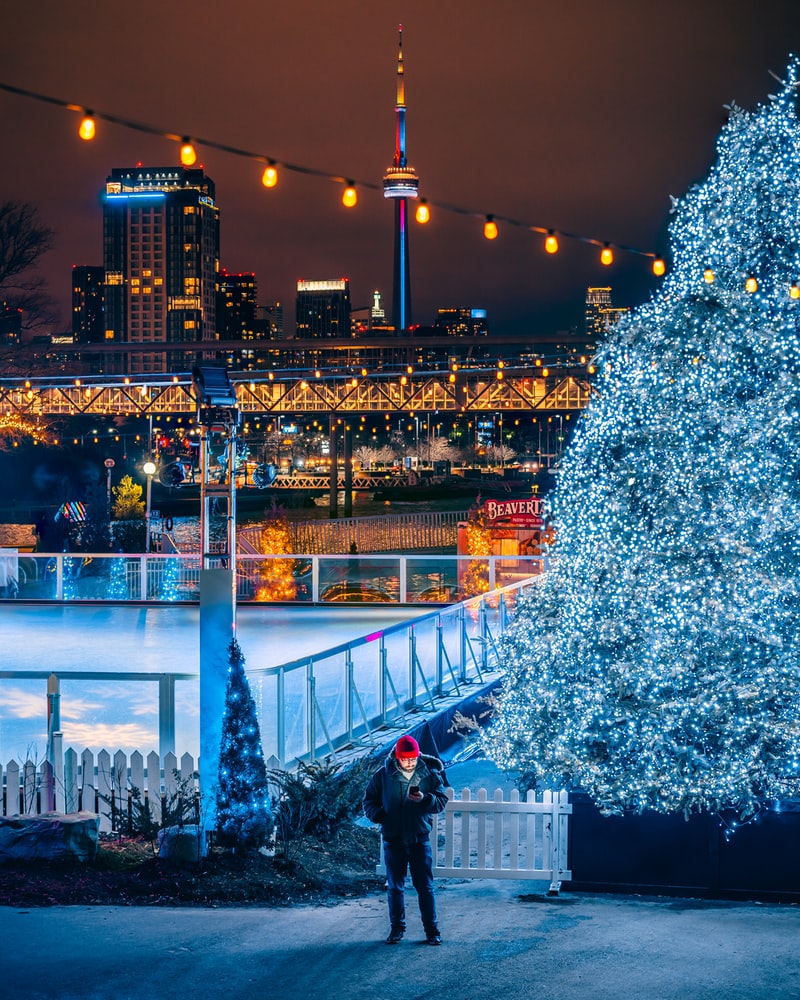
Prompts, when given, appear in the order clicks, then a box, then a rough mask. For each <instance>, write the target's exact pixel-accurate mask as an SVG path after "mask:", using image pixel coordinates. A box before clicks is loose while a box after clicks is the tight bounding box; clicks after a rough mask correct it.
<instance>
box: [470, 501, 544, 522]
mask: <svg viewBox="0 0 800 1000" xmlns="http://www.w3.org/2000/svg"><path fill="white" fill-rule="evenodd" d="M542 509H543V503H542V499H541V497H526V498H524V499H519V500H487V501H486V502H485V503H484V505H483V510H484V513H485V514H486V518H487V520H488V521H489V524H490V525H491V524H497V525H499V524H509V525H510V524H516V525H520V526H521V527H526V528H541V527H542V526H543V525H544V518H543V517H542Z"/></svg>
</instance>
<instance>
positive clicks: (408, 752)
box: [394, 736, 419, 760]
mask: <svg viewBox="0 0 800 1000" xmlns="http://www.w3.org/2000/svg"><path fill="white" fill-rule="evenodd" d="M394 755H395V757H397V759H398V760H410V759H411V758H412V757H419V743H417V741H416V740H415V739H414V737H413V736H401V737H400V739H399V740H398V741H397V744H396V745H395V748H394Z"/></svg>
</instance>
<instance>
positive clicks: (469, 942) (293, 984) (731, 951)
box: [0, 880, 800, 1000]
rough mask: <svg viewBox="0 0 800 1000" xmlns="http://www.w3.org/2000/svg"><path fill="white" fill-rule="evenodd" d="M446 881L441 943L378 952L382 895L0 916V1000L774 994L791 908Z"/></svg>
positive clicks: (790, 949) (792, 944) (790, 977)
mask: <svg viewBox="0 0 800 1000" xmlns="http://www.w3.org/2000/svg"><path fill="white" fill-rule="evenodd" d="M545 888H546V887H543V886H542V885H541V884H540V883H536V884H531V883H523V882H518V881H513V882H512V881H509V882H500V881H495V882H486V881H468V880H464V881H456V880H445V881H443V882H442V883H441V884H440V885H439V887H438V890H437V899H438V906H439V917H440V924H441V928H442V935H443V939H444V941H443V944H442V946H441V947H431V946H428V945H426V944H424V943H423V935H422V930H421V927H420V924H419V916H418V913H417V911H416V900H415V898H414V894H413V891H409V892H408V893H407V904H409V905H408V916H409V920H408V924H409V928H408V933H407V935H406V938H405V939H404V940H403V941H402V942H401V943H400V944H398V945H386V944H384V938H385V936H386V933H387V930H388V925H387V918H386V904H385V900H384V898H383V896H382V895H375V896H371V897H368V898H366V899H352V900H345V901H343V902H341V903H339V904H337V905H335V906H328V907H294V908H287V909H257V908H248V909H227V908H226V909H194V908H186V909H177V908H159V907H149V908H145V907H105V906H104V907H84V906H81V907H43V908H32V909H17V908H13V907H1V906H0V996H2V997H3V998H4V1000H134V998H135V1000H140V998H142V997H146V998H147V1000H185V998H187V997H189V998H193V1000H195V998H196V1000H217V998H220V1000H221V998H225V1000H231V998H236V997H242V998H249V997H258V998H269V997H276V998H287V1000H295V998H297V1000H317V998H320V1000H321V998H326V1000H327V998H333V1000H427V998H449V997H452V998H454V1000H455V998H458V1000H484V998H486V1000H501V998H502V1000H514V998H518V997H519V998H522V997H525V998H536V1000H551V998H552V1000H564V998H574V1000H583V998H587V1000H588V998H591V1000H604V998H609V1000H612V998H613V1000H619V998H624V1000H638V998H642V1000H644V998H647V1000H673V998H675V1000H677V998H680V1000H687V998H690V1000H704V998H709V1000H711V998H713V1000H720V998H721V997H724V998H725V1000H738V998H742V1000H743V998H745V997H746V998H748V1000H760V998H770V1000H783V998H789V997H798V998H800V907H798V906H793V905H787V906H780V905H771V904H759V903H730V902H713V901H702V900H691V899H670V898H663V897H659V898H642V897H630V896H627V897H626V896H606V895H589V894H571V893H569V892H565V893H562V894H561V895H560V896H558V897H554V898H549V897H547V895H546V893H545V892H544V891H543V890H544V889H545Z"/></svg>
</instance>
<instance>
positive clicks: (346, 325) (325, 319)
mask: <svg viewBox="0 0 800 1000" xmlns="http://www.w3.org/2000/svg"><path fill="white" fill-rule="evenodd" d="M351 335H352V334H351V328H350V282H349V281H348V279H347V278H335V279H333V280H330V281H305V280H301V281H298V282H297V327H296V333H295V336H296V337H297V338H299V339H301V340H305V339H306V338H337V337H338V338H340V339H346V338H348V337H350V336H351Z"/></svg>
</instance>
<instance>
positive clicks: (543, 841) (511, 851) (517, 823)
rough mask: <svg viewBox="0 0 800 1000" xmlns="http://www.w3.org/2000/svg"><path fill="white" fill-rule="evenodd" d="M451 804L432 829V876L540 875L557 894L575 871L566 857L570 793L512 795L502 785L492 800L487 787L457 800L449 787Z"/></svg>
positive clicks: (504, 876) (536, 877)
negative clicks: (507, 796) (506, 796)
mask: <svg viewBox="0 0 800 1000" xmlns="http://www.w3.org/2000/svg"><path fill="white" fill-rule="evenodd" d="M447 798H448V802H447V806H446V808H445V811H444V812H443V813H440V814H439V815H438V816H436V817H434V819H435V820H436V822H435V823H434V825H433V829H432V830H431V845H432V848H433V858H434V874H435V875H438V876H444V877H461V878H465V877H466V878H491V879H497V878H500V879H536V880H539V881H548V882H549V883H550V891H551V892H558V889H559V886H560V884H561V882H562V881H569V880H570V879H571V878H572V872H571V871H570V870H569V864H568V858H567V842H568V839H567V838H568V832H569V831H568V825H567V824H568V817H569V815H570V813H571V812H572V806H571V805H570V804H569V801H568V796H567V792H564V791H561V792H550V791H542V792H535V791H533V790H530V791H528V793H527V795H526V797H525V799H520V794H519V792H518V791H517V789H513V790H512V791H511V793H510V796H509V798H508V799H507V800H506V799H504V796H503V790H502V788H498V789H496V790H495V792H494V796H493V797H492V798H491V799H489V798H488V795H487V792H486V789H485V788H480V789H479V790H478V796H477V798H472V796H471V793H470V790H469V789H468V788H465V789H463V791H462V792H461V798H456V793H455V791H454V790H453V789H452V788H448V789H447Z"/></svg>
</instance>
